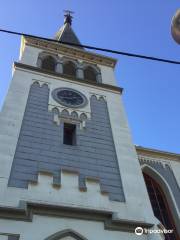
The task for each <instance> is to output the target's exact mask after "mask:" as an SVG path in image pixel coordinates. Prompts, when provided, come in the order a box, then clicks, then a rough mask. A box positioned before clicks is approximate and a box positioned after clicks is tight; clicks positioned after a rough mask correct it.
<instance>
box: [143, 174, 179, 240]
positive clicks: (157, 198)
mask: <svg viewBox="0 0 180 240" xmlns="http://www.w3.org/2000/svg"><path fill="white" fill-rule="evenodd" d="M143 175H144V180H145V183H146V187H147V190H148V194H149V198H150V202H151V205H152V209H153V212H154V215H155V217H157V218H158V219H159V221H160V222H161V223H162V224H163V226H164V227H165V228H166V229H167V230H170V229H173V230H174V232H173V233H169V234H165V240H178V238H177V232H176V230H175V224H174V220H173V216H172V213H171V211H170V208H169V205H168V202H167V200H166V196H165V194H164V192H163V190H162V189H161V187H160V185H159V184H158V183H157V182H156V181H155V180H154V179H153V178H152V177H150V176H149V175H147V174H145V173H143Z"/></svg>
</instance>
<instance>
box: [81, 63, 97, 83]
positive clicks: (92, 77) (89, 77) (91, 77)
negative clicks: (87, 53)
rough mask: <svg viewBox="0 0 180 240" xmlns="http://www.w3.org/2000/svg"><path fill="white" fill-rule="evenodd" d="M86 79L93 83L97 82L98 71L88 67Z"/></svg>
mask: <svg viewBox="0 0 180 240" xmlns="http://www.w3.org/2000/svg"><path fill="white" fill-rule="evenodd" d="M84 78H85V79H86V80H89V81H92V82H96V81H97V79H96V71H95V70H94V68H92V67H90V66H88V67H87V68H85V69H84Z"/></svg>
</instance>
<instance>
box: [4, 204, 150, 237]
mask: <svg viewBox="0 0 180 240" xmlns="http://www.w3.org/2000/svg"><path fill="white" fill-rule="evenodd" d="M33 215H45V216H55V217H66V218H74V219H83V220H92V221H102V222H104V228H105V229H106V230H115V231H125V232H134V229H135V228H136V227H137V226H138V227H142V228H148V229H149V228H151V227H152V226H153V225H154V224H152V223H147V222H141V221H133V220H128V219H113V212H111V211H106V210H96V209H82V208H74V207H65V206H58V205H50V204H45V203H35V202H24V201H20V203H19V206H18V207H6V206H0V218H5V219H14V220H19V221H28V222H32V221H33Z"/></svg>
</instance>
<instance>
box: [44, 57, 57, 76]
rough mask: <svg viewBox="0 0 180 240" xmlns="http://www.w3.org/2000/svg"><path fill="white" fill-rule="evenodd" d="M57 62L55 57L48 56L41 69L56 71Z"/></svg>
mask: <svg viewBox="0 0 180 240" xmlns="http://www.w3.org/2000/svg"><path fill="white" fill-rule="evenodd" d="M55 67H56V62H55V60H54V58H53V57H51V56H47V57H45V58H44V59H43V60H42V64H41V68H42V69H45V70H48V71H53V72H54V71H55Z"/></svg>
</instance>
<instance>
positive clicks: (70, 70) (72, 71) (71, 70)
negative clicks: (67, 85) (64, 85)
mask: <svg viewBox="0 0 180 240" xmlns="http://www.w3.org/2000/svg"><path fill="white" fill-rule="evenodd" d="M63 73H64V74H66V75H70V76H74V77H75V76H76V66H75V64H74V63H73V62H71V61H69V62H66V63H64V65H63Z"/></svg>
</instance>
